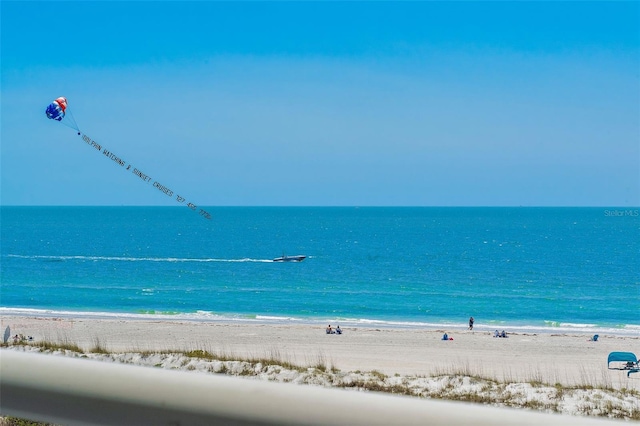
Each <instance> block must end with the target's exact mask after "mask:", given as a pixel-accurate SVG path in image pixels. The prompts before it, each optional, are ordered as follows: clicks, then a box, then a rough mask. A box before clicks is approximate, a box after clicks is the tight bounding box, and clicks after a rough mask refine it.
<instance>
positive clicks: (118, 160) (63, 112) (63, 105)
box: [45, 96, 211, 219]
mask: <svg viewBox="0 0 640 426" xmlns="http://www.w3.org/2000/svg"><path fill="white" fill-rule="evenodd" d="M45 112H46V114H47V117H49V119H51V120H55V121H59V122H60V123H62V124H64V125H65V126H67V127H71V128H72V129H75V130H76V131H77V132H78V136H82V140H83V141H84V142H85V143H86V144H87V145H88V146H90V147H91V148H93V149H95V150H96V151H98V152H100V153H102V154H103V156H104V157H105V158H108V159H110V160H111V161H112V162H113V163H115V164H117V165H118V166H119V167H120V168H122V169H123V170H125V171H126V172H128V173H131V174H132V175H133V176H135V177H136V178H138V179H141V180H142V181H143V182H144V183H146V184H147V185H149V187H151V188H153V189H154V190H156V191H159V192H160V193H163V194H165V195H166V196H168V197H171V198H173V199H174V200H175V201H176V202H177V203H179V204H183V205H186V206H187V207H189V208H190V209H191V210H193V211H196V212H199V213H200V215H201V216H203V217H204V218H205V219H211V214H210V213H209V212H207V211H206V210H204V209H202V208H199V207H198V206H196V205H195V204H193V203H190V202H188V201H187V199H186V198H185V197H182V196H180V195H178V194H177V193H174V192H173V191H172V190H171V189H169V188H168V187H167V186H166V185H163V184H162V183H160V182H158V181H157V180H154V179H152V178H151V176H149V175H147V174H146V173H143V172H142V171H141V170H140V169H138V168H137V167H133V164H131V163H127V162H126V161H125V160H124V159H122V157H119V156H117V155H116V154H115V153H114V152H112V151H111V150H109V149H107V148H106V147H105V146H103V145H101V144H99V143H98V142H96V141H95V140H93V139H91V138H90V137H89V136H88V135H87V134H86V133H83V132H81V131H80V129H78V125H77V124H76V120H75V119H74V118H73V114H71V110H70V109H69V107H68V104H67V98H65V97H64V96H60V97H59V98H56V99H55V100H54V101H53V102H51V103H50V104H49V106H48V107H47V109H46V111H45Z"/></svg>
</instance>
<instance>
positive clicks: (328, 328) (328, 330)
mask: <svg viewBox="0 0 640 426" xmlns="http://www.w3.org/2000/svg"><path fill="white" fill-rule="evenodd" d="M333 333H335V331H333V329H331V324H329V326H328V327H327V334H333Z"/></svg>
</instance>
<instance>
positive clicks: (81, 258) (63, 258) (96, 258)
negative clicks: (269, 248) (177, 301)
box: [7, 254, 273, 263]
mask: <svg viewBox="0 0 640 426" xmlns="http://www.w3.org/2000/svg"><path fill="white" fill-rule="evenodd" d="M7 257H13V258H19V259H34V260H45V261H49V262H64V261H81V262H83V261H91V262H100V261H109V262H113V261H116V262H182V263H189V262H199V263H200V262H234V263H237V262H253V263H272V262H273V259H252V258H242V259H218V258H202V259H198V258H180V257H128V256H40V255H31V256H24V255H19V254H9V255H7Z"/></svg>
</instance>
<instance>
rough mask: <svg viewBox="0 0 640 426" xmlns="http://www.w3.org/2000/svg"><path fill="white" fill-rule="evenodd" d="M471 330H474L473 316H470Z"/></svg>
mask: <svg viewBox="0 0 640 426" xmlns="http://www.w3.org/2000/svg"><path fill="white" fill-rule="evenodd" d="M469 330H473V317H471V318H469Z"/></svg>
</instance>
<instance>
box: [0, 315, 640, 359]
mask: <svg viewBox="0 0 640 426" xmlns="http://www.w3.org/2000/svg"><path fill="white" fill-rule="evenodd" d="M5 317H6V318H21V317H22V318H64V319H86V320H124V321H166V322H193V323H210V324H229V325H233V324H239V325H274V326H284V325H289V326H323V327H326V325H327V324H341V325H342V326H343V327H351V328H380V329H392V330H394V329H395V330H415V331H438V332H445V331H447V332H451V331H454V332H462V331H467V329H468V324H466V323H464V322H459V323H453V322H441V323H438V322H419V321H411V320H406V321H403V320H377V319H354V318H295V317H287V316H277V315H243V314H237V315H233V314H228V315H227V314H214V313H211V312H207V311H198V312H196V313H189V314H184V313H175V314H174V313H130V312H95V311H86V312H83V311H71V310H56V309H37V308H7V307H0V318H5ZM544 322H545V323H548V324H553V325H545V326H542V325H531V324H527V323H522V324H515V323H508V322H506V321H504V322H490V323H482V322H477V321H476V323H475V324H474V330H473V331H474V332H487V333H492V334H493V332H494V331H495V330H496V329H497V330H499V331H502V330H506V332H507V333H510V334H546V335H551V334H571V335H581V336H582V335H584V336H587V337H592V336H593V335H594V334H598V335H607V336H611V337H631V338H633V337H638V336H640V324H638V325H636V324H627V325H625V326H624V327H611V326H597V325H594V324H575V323H563V322H554V321H544ZM639 351H640V349H639Z"/></svg>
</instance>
